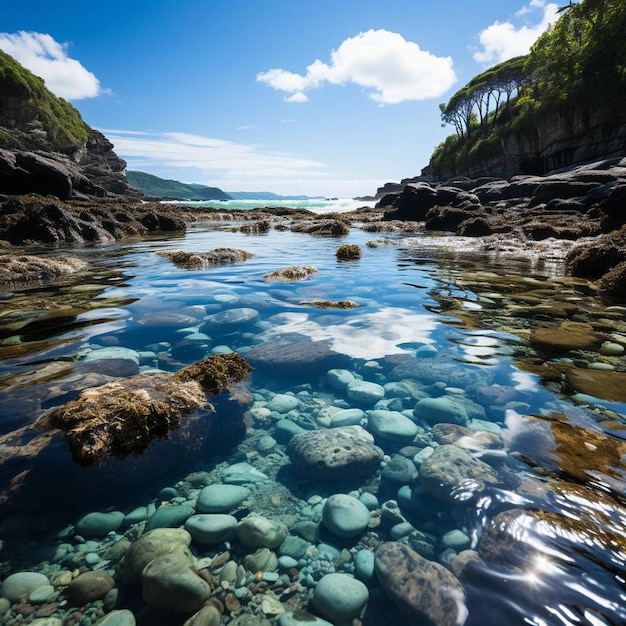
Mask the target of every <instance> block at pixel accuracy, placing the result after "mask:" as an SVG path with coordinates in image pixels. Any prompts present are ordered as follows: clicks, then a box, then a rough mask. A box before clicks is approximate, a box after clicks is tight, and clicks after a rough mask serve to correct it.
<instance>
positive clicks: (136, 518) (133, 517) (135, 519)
mask: <svg viewBox="0 0 626 626" xmlns="http://www.w3.org/2000/svg"><path fill="white" fill-rule="evenodd" d="M147 519H148V509H147V508H146V507H145V506H138V507H137V508H136V509H133V510H132V511H131V512H130V513H127V514H126V515H125V516H124V522H123V525H124V526H130V525H131V524H138V523H139V522H144V521H145V520H147Z"/></svg>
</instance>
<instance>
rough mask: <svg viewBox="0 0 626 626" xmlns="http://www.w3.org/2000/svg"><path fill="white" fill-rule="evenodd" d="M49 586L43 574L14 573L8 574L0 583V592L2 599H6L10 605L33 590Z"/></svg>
mask: <svg viewBox="0 0 626 626" xmlns="http://www.w3.org/2000/svg"><path fill="white" fill-rule="evenodd" d="M49 584H50V581H49V580H48V577H47V576H45V575H44V574H40V573H38V572H16V573H15V574H10V575H9V576H7V577H6V578H5V579H4V580H3V581H2V588H1V589H0V592H1V593H2V597H3V598H6V599H7V600H9V601H10V602H11V603H15V602H19V601H20V599H21V598H23V597H26V596H28V595H29V594H31V593H32V592H33V591H34V590H35V589H38V588H39V587H43V586H44V585H49Z"/></svg>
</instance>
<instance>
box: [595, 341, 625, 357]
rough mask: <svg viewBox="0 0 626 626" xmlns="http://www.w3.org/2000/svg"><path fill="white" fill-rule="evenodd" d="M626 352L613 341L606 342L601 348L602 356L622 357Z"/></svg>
mask: <svg viewBox="0 0 626 626" xmlns="http://www.w3.org/2000/svg"><path fill="white" fill-rule="evenodd" d="M624 350H625V348H624V346H622V345H621V344H619V343H615V342H613V341H605V342H603V343H602V345H601V346H600V354H604V355H605V356H622V354H624Z"/></svg>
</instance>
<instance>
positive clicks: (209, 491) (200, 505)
mask: <svg viewBox="0 0 626 626" xmlns="http://www.w3.org/2000/svg"><path fill="white" fill-rule="evenodd" d="M251 493H252V492H251V491H250V489H248V488H247V487H242V486H240V485H220V484H213V485H207V486H206V487H203V488H202V490H201V491H200V493H199V494H198V499H197V502H196V509H197V510H198V512H199V513H229V512H230V511H232V510H233V509H234V508H236V507H238V506H239V505H240V504H241V503H242V502H243V501H244V500H245V499H246V498H247V497H248V496H249V495H250V494H251Z"/></svg>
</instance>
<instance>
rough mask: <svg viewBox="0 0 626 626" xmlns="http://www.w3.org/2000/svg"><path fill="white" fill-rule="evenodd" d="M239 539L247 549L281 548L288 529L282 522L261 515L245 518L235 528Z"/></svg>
mask: <svg viewBox="0 0 626 626" xmlns="http://www.w3.org/2000/svg"><path fill="white" fill-rule="evenodd" d="M235 532H236V533H237V538H238V539H239V541H241V543H243V545H244V546H246V547H247V548H253V549H256V548H270V549H271V550H273V549H274V548H277V547H278V546H280V544H281V543H282V542H283V541H285V538H286V537H287V528H286V526H285V525H284V524H283V523H282V522H278V521H274V520H270V519H268V518H266V517H263V516H261V515H248V517H244V518H243V519H242V520H241V522H239V524H237V527H236V528H235Z"/></svg>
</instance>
